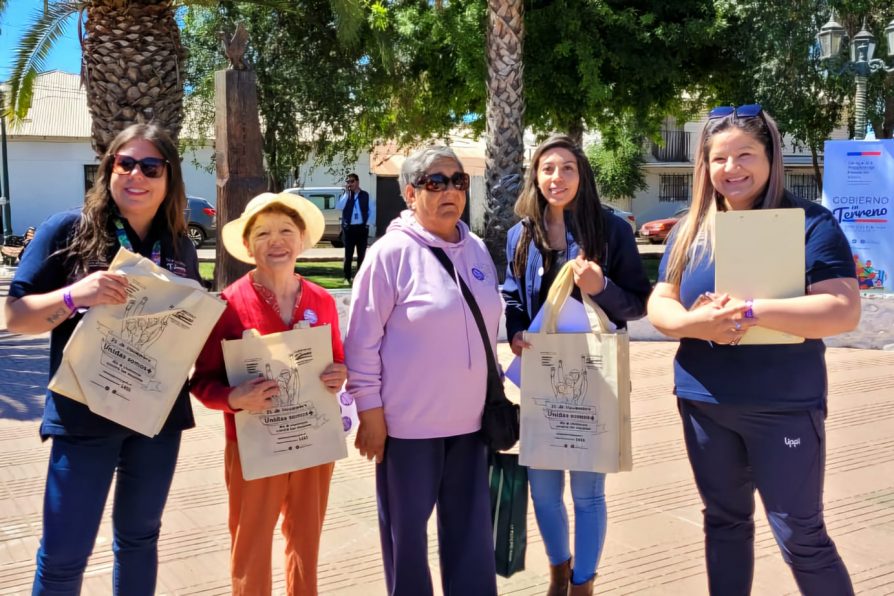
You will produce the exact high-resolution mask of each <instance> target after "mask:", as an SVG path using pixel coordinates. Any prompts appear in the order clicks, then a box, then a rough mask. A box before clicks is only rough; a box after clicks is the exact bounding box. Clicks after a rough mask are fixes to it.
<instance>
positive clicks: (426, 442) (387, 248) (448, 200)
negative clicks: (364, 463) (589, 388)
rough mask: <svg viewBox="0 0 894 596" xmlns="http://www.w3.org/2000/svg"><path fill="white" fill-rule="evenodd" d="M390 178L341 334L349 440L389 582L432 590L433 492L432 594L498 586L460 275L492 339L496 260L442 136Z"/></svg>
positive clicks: (476, 364) (481, 592) (480, 366)
mask: <svg viewBox="0 0 894 596" xmlns="http://www.w3.org/2000/svg"><path fill="white" fill-rule="evenodd" d="M400 184H401V186H402V187H403V189H404V198H405V200H406V202H407V207H408V208H409V209H407V210H406V211H404V212H403V213H401V215H400V217H398V218H397V219H395V220H394V221H393V222H392V223H391V225H390V226H389V227H388V233H387V234H385V236H384V237H383V238H382V239H381V240H379V241H378V242H376V243H375V244H373V245H372V247H370V250H369V253H368V254H367V256H366V259H365V260H364V261H363V265H362V266H361V268H360V270H359V271H358V272H357V276H356V277H355V279H354V288H353V296H352V298H353V306H352V308H351V316H350V320H349V323H348V333H347V337H346V339H345V363H346V364H347V366H348V384H347V391H348V392H349V393H350V394H351V395H352V396H353V397H354V399H355V400H356V402H357V410H358V412H359V414H360V426H359V428H358V430H357V440H356V443H355V444H356V446H357V448H358V449H359V450H360V453H361V454H362V455H365V456H366V457H367V458H368V459H373V458H375V460H376V464H377V465H376V495H377V501H378V505H379V531H380V536H381V541H382V559H383V561H384V564H385V580H386V583H387V586H388V593H389V594H390V595H391V596H401V595H409V596H426V595H430V594H432V580H431V573H430V572H429V568H428V538H427V535H426V526H427V524H428V520H429V518H430V517H431V514H432V511H433V510H434V508H435V506H437V508H438V543H439V547H440V548H439V552H440V558H441V582H442V585H443V592H444V594H445V595H463V596H469V595H472V594H474V595H476V596H490V595H496V593H497V586H496V572H495V569H494V552H493V540H492V537H491V520H490V497H489V491H488V484H487V449H486V448H485V445H484V443H483V442H482V441H481V439H480V438H479V437H478V430H479V428H480V427H481V413H482V410H483V409H484V397H485V391H486V381H487V360H486V358H487V356H486V353H485V349H484V343H483V341H482V337H481V333H480V331H479V328H478V326H477V324H476V323H475V319H474V318H473V316H472V312H471V310H470V309H469V305H468V304H467V302H466V300H465V299H464V298H463V294H462V292H461V290H460V286H459V283H460V282H462V283H464V284H465V285H466V286H468V288H469V289H470V290H471V292H472V295H473V296H474V298H475V302H476V303H477V304H478V308H479V309H480V311H481V313H482V316H483V318H484V323H485V327H486V329H487V336H488V341H490V343H491V349H492V350H493V351H494V353H496V337H497V327H498V325H499V320H500V310H501V308H502V307H501V303H500V294H499V291H498V289H497V275H496V268H495V267H494V264H493V261H492V260H491V258H490V255H489V254H488V252H487V250H486V248H485V247H484V243H483V242H482V241H481V239H480V238H478V237H477V236H475V235H474V234H472V233H471V232H470V231H469V228H468V226H467V225H466V224H465V223H463V222H462V221H460V216H461V215H462V213H463V210H464V209H465V206H466V191H467V189H468V188H469V175H468V174H466V173H465V172H463V167H462V164H461V163H460V162H459V159H457V157H456V155H455V154H454V153H453V151H452V150H450V149H449V148H446V147H429V148H426V149H422V150H420V151H417V152H416V153H414V154H413V155H411V156H409V157H408V158H407V160H406V161H405V162H404V164H403V167H402V168H401V173H400ZM433 249H441V250H443V251H444V252H445V253H446V255H447V256H448V258H449V259H450V261H451V262H452V264H453V272H448V271H447V269H446V267H444V266H442V264H441V263H440V262H439V260H438V258H437V257H436V256H435V253H434V252H433Z"/></svg>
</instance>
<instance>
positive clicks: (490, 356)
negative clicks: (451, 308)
mask: <svg viewBox="0 0 894 596" xmlns="http://www.w3.org/2000/svg"><path fill="white" fill-rule="evenodd" d="M429 248H430V249H431V251H432V252H433V253H435V256H436V257H437V258H438V261H440V262H441V265H443V266H444V269H446V270H447V273H449V274H450V277H451V278H452V279H453V280H454V281H456V282H457V283H458V284H459V289H460V291H461V292H462V293H463V298H465V299H466V303H467V304H468V305H469V310H470V311H471V312H472V317H474V318H475V323H476V324H477V325H478V331H479V332H480V333H481V341H483V342H484V352H485V353H486V354H487V377H488V380H487V382H488V386H489V385H490V384H491V383H492V382H494V381H496V382H497V383H502V381H501V380H500V373H498V372H497V364H496V362H497V359H496V357H495V356H494V351H493V348H491V345H490V338H489V336H488V334H487V327H485V325H484V317H482V316H481V310H480V309H479V308H478V303H477V302H476V301H475V296H473V295H472V290H470V289H469V286H467V285H466V282H464V281H463V278H462V276H461V275H456V272H455V270H454V268H453V262H452V261H451V260H450V257H448V256H447V253H446V252H444V249H443V248H440V247H437V246H429ZM487 397H488V399H490V397H491V395H490V392H488V395H487Z"/></svg>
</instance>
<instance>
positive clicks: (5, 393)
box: [0, 330, 50, 420]
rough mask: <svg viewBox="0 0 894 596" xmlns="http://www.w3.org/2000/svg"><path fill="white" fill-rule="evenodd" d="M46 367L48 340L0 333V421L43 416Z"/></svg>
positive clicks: (48, 359)
mask: <svg viewBox="0 0 894 596" xmlns="http://www.w3.org/2000/svg"><path fill="white" fill-rule="evenodd" d="M49 366H50V346H49V337H47V336H42V337H24V336H21V335H16V334H14V333H9V332H8V331H6V330H2V331H0V419H6V420H39V419H40V418H41V416H43V406H44V401H45V395H46V388H47V380H48V379H47V374H48V371H49Z"/></svg>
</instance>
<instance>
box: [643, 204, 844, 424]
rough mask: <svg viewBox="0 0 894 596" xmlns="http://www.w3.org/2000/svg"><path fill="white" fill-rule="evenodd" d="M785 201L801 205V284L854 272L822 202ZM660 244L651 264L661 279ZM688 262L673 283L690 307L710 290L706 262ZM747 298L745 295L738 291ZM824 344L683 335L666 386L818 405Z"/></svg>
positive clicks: (700, 397)
mask: <svg viewBox="0 0 894 596" xmlns="http://www.w3.org/2000/svg"><path fill="white" fill-rule="evenodd" d="M785 198H786V200H785V202H784V204H783V205H782V206H783V207H785V208H795V209H803V210H804V214H805V230H804V242H805V257H806V268H805V270H806V273H807V277H806V279H805V291H806V288H807V286H809V285H810V284H815V283H817V282H821V281H825V280H827V279H835V278H841V277H856V271H855V268H854V260H853V256H852V255H851V249H850V245H849V244H848V242H847V238H846V237H845V236H844V233H843V232H842V231H841V228H840V227H839V226H838V222H836V221H835V218H834V217H833V216H832V214H831V213H830V212H829V211H828V210H827V209H826V208H825V207H823V206H822V205H819V204H817V203H813V202H811V201H806V200H802V199H798V198H796V197H794V196H792V195H790V194H788V193H787V194H786V197H785ZM673 241H674V239H673V237H671V238H669V239H668V246H667V250H666V251H665V253H664V258H663V259H662V260H661V265H660V267H659V270H658V279H659V281H662V282H664V281H666V275H665V272H666V267H667V258H668V255H670V251H671V247H672V245H673ZM706 260H707V259H702V261H701V262H698V263H690V264H689V265H688V266H687V268H686V270H685V271H684V273H683V278H682V280H681V284H680V301H681V302H682V304H683V306H684V307H686V308H690V307H691V306H692V304H693V302H695V299H696V298H697V297H698V296H699V294H702V293H704V292H713V291H714V262H713V261H711V262H706ZM739 298H747V296H739ZM825 351H826V346H825V344H824V343H823V342H822V340H819V339H806V340H805V341H804V342H803V343H800V344H784V345H783V344H780V345H739V346H724V345H717V344H711V343H710V342H707V341H705V340H701V339H693V338H683V339H681V340H680V347H679V348H678V350H677V355H676V358H675V359H674V393H675V394H676V395H677V396H678V397H680V398H683V399H691V400H694V401H703V402H708V403H715V404H726V405H744V406H755V405H756V406H760V407H762V408H771V409H805V408H808V409H809V408H821V407H824V406H825V401H826V392H827V381H826V363H825Z"/></svg>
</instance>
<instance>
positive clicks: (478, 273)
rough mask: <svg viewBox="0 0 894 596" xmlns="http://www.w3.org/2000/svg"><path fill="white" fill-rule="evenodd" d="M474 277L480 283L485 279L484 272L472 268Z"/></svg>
mask: <svg viewBox="0 0 894 596" xmlns="http://www.w3.org/2000/svg"><path fill="white" fill-rule="evenodd" d="M472 275H473V276H474V277H475V279H477V280H478V281H484V278H485V275H484V271H482V270H481V269H479V268H478V267H472Z"/></svg>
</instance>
